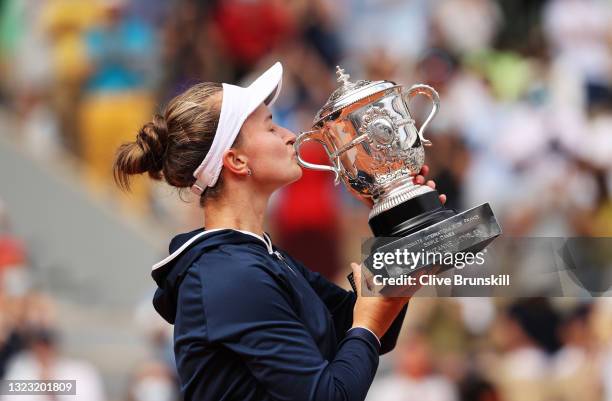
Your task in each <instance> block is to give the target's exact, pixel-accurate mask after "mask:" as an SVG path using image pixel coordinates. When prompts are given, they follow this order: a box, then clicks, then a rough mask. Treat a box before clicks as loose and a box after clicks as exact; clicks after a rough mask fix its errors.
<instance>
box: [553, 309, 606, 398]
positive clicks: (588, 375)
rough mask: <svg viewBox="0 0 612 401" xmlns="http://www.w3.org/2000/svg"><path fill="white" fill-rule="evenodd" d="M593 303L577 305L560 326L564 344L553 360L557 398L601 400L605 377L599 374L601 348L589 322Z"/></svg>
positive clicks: (555, 394) (554, 385) (554, 386)
mask: <svg viewBox="0 0 612 401" xmlns="http://www.w3.org/2000/svg"><path fill="white" fill-rule="evenodd" d="M590 316H591V306H590V305H589V304H583V305H577V306H576V307H574V308H573V310H571V311H570V312H569V313H568V315H567V316H566V317H565V319H564V321H563V323H562V325H561V326H560V337H561V341H562V343H563V347H562V348H561V349H560V350H559V351H557V353H556V354H555V355H554V357H553V360H552V375H553V388H554V397H555V399H556V400H574V399H575V398H576V397H575V395H576V394H580V399H581V400H585V401H589V400H601V399H602V395H603V388H602V381H601V379H602V377H601V375H600V374H599V361H598V349H597V347H596V344H597V343H596V341H595V339H594V338H593V334H592V331H591V326H592V325H591V324H590Z"/></svg>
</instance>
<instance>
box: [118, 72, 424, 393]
mask: <svg viewBox="0 0 612 401" xmlns="http://www.w3.org/2000/svg"><path fill="white" fill-rule="evenodd" d="M281 78H282V66H281V64H280V63H276V64H275V65H274V66H272V67H271V68H270V69H269V70H267V71H266V72H265V73H264V74H262V75H261V76H260V77H259V78H258V79H257V80H256V81H255V82H253V84H251V85H250V86H249V87H247V88H242V87H238V86H234V85H228V84H222V85H221V84H216V83H201V84H197V85H195V86H193V87H192V88H190V89H188V90H187V91H186V92H184V93H183V94H181V95H178V96H177V97H176V98H174V99H173V100H171V101H170V103H169V104H168V106H167V108H166V109H165V112H164V113H163V116H160V115H157V116H155V117H154V119H153V121H152V122H149V123H147V124H146V125H145V126H144V127H143V128H142V130H141V131H140V132H139V133H138V136H137V138H136V141H135V142H133V143H127V144H124V145H122V146H121V147H120V148H119V150H118V152H117V158H116V162H115V165H114V173H115V179H116V181H117V183H118V184H119V185H120V186H122V187H124V188H129V176H130V175H132V174H141V173H145V172H146V173H148V174H149V175H150V176H151V177H152V178H154V179H161V178H162V177H163V178H164V179H165V180H166V182H167V183H168V184H170V185H172V186H175V187H179V188H187V187H190V188H191V190H192V191H193V192H194V193H196V194H198V195H200V204H201V206H202V207H203V209H204V216H203V217H204V220H205V222H206V229H204V228H201V229H198V230H195V231H192V232H189V233H184V234H180V235H178V236H176V237H175V238H174V239H173V240H172V241H171V243H170V250H169V251H170V255H169V256H168V257H167V258H166V259H164V260H162V261H161V262H159V263H157V264H156V265H154V266H153V273H152V275H153V278H154V279H155V281H156V283H157V285H158V287H159V288H158V289H157V291H156V293H155V297H154V300H153V304H154V306H155V308H156V310H157V311H158V312H159V313H160V315H161V316H163V317H164V319H166V320H167V321H168V322H170V323H172V324H174V350H175V354H176V364H177V368H178V374H179V378H180V383H181V390H182V392H183V395H184V399H185V400H186V401H191V400H198V401H200V400H272V399H274V400H325V401H332V400H363V399H364V398H365V396H366V393H367V391H368V388H369V386H370V384H371V382H372V379H373V378H374V374H375V372H376V368H377V365H378V356H379V354H381V353H384V352H388V351H389V350H391V349H392V348H393V347H394V345H395V341H396V338H397V335H398V333H399V329H400V326H401V324H402V321H403V317H404V314H405V305H406V303H407V301H408V298H382V297H360V296H359V293H360V290H359V289H360V277H361V270H360V266H358V265H356V264H352V269H353V272H354V274H355V278H356V280H355V281H356V284H357V294H355V293H353V292H347V291H345V290H343V289H341V288H339V287H338V286H336V285H334V284H332V283H330V282H328V281H326V280H325V279H323V278H322V277H321V276H320V275H318V274H315V273H313V272H311V271H309V270H308V269H307V268H306V267H304V266H303V265H301V264H300V263H299V262H297V261H296V260H294V259H292V258H291V257H290V256H289V255H287V254H286V253H284V252H283V251H281V250H279V249H277V248H276V247H275V246H274V245H273V244H272V241H271V240H270V237H269V236H268V235H267V234H266V233H264V214H265V211H266V208H267V204H268V201H269V198H270V195H271V194H272V193H273V192H274V191H275V190H277V189H279V188H281V187H282V186H284V185H287V184H289V183H291V182H294V181H296V180H298V179H299V178H300V176H301V174H302V171H301V169H300V167H299V165H298V164H297V160H296V155H295V151H294V148H293V143H294V141H295V135H294V134H293V133H292V132H290V131H289V130H287V129H285V128H283V127H280V126H278V125H276V124H275V123H274V121H273V120H272V116H271V114H270V111H269V107H270V106H271V105H272V103H273V102H274V100H275V99H276V97H277V95H278V93H279V91H280V88H281ZM417 181H419V182H421V183H422V182H423V181H424V178H423V177H422V176H418V177H417ZM428 184H429V185H433V183H432V182H429V183H428ZM313 251H316V250H313Z"/></svg>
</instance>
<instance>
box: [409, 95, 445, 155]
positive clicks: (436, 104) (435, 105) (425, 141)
mask: <svg viewBox="0 0 612 401" xmlns="http://www.w3.org/2000/svg"><path fill="white" fill-rule="evenodd" d="M416 95H425V96H427V97H428V98H429V99H431V101H432V103H433V107H432V109H431V111H430V112H429V116H427V119H426V120H425V122H424V123H423V125H421V128H419V139H420V140H421V142H422V143H423V145H424V146H431V141H430V140H429V139H425V137H424V136H423V133H424V132H425V128H427V126H428V125H429V122H430V121H431V119H432V118H434V117H435V115H436V114H438V110H439V109H440V96H438V92H436V90H435V89H434V88H432V87H431V86H429V85H423V84H419V85H413V86H412V87H410V89H408V91H407V92H406V95H405V98H406V106H408V104H409V103H410V99H412V98H413V97H415V96H416Z"/></svg>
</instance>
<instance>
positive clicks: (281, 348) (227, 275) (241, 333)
mask: <svg viewBox="0 0 612 401" xmlns="http://www.w3.org/2000/svg"><path fill="white" fill-rule="evenodd" d="M313 252H316V250H313ZM170 254H171V255H170V256H169V257H167V258H166V259H164V261H162V262H160V263H158V264H157V265H155V266H154V270H153V273H152V276H153V278H154V279H155V281H156V282H157V285H158V287H159V288H158V289H157V291H156V293H155V296H154V299H153V304H154V306H155V309H156V310H157V311H158V312H159V314H160V315H161V316H162V317H163V318H164V319H165V320H167V321H168V322H169V323H172V324H174V351H175V354H176V364H177V370H178V374H179V379H180V384H181V391H182V393H183V396H184V399H185V401H206V400H241V401H248V400H287V401H289V400H292V401H293V400H312V401H314V400H317V401H334V400H363V399H365V397H366V393H367V391H368V388H369V387H370V384H371V383H372V380H373V378H374V375H375V373H376V368H377V366H378V356H379V354H380V353H384V352H388V351H390V350H391V349H393V347H394V346H395V342H396V339H397V335H398V333H399V330H400V327H401V324H402V321H403V318H404V315H405V312H406V309H405V308H404V310H402V313H401V314H400V315H399V316H398V318H397V319H396V320H395V322H394V323H393V325H392V327H391V328H390V329H389V331H388V332H387V333H386V334H385V336H383V338H382V339H381V342H380V344H379V341H378V339H377V338H376V336H374V335H373V334H372V333H371V332H369V331H368V330H366V329H362V328H355V329H352V330H350V331H349V329H350V328H351V326H352V320H353V305H354V304H355V298H356V296H355V293H353V292H348V291H345V290H343V289H342V288H340V287H338V286H336V285H334V284H332V283H330V282H329V281H327V280H325V279H324V278H323V277H322V276H320V275H319V274H317V273H313V272H311V271H310V270H308V269H307V268H305V267H304V266H303V265H302V264H300V263H299V262H297V261H295V260H294V259H292V258H291V257H290V256H288V255H287V254H285V253H284V252H282V251H280V250H279V249H277V248H276V247H274V246H273V245H272V243H271V241H270V239H269V237H268V236H267V235H266V236H265V237H264V238H263V239H262V238H259V237H257V236H254V235H252V234H248V233H244V232H240V231H236V230H230V229H227V230H220V231H211V232H204V229H203V228H202V229H198V230H195V231H192V232H189V233H184V234H180V235H178V236H176V237H175V238H174V239H173V240H172V241H171V243H170Z"/></svg>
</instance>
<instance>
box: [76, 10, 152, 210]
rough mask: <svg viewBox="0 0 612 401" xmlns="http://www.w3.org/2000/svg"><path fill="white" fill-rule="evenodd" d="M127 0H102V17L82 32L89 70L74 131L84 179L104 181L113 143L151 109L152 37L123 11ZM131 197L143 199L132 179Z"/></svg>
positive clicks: (142, 186)
mask: <svg viewBox="0 0 612 401" xmlns="http://www.w3.org/2000/svg"><path fill="white" fill-rule="evenodd" d="M127 5H128V2H127V0H104V1H103V3H102V6H103V7H102V9H103V19H102V20H101V21H100V22H99V23H98V24H97V25H96V26H94V27H92V28H91V29H90V30H89V31H88V32H87V36H86V41H85V43H86V46H87V47H86V49H87V55H88V62H89V63H90V74H89V76H88V79H87V83H86V86H85V88H84V90H85V92H84V94H83V100H82V104H81V107H80V110H79V131H80V134H81V140H82V145H83V157H84V159H85V162H86V163H87V178H88V180H89V182H90V183H93V184H96V183H98V185H99V184H100V183H102V184H108V183H110V182H111V180H112V174H111V165H112V160H113V157H114V152H115V149H117V147H118V146H119V145H120V144H121V143H122V142H123V141H126V140H128V139H129V140H131V139H133V138H134V136H135V135H136V133H137V132H138V129H139V128H140V126H141V125H142V124H143V122H144V121H146V120H147V119H149V118H150V116H151V115H152V112H153V103H154V99H153V93H154V89H155V85H156V84H157V81H158V79H159V77H158V76H157V70H156V67H155V65H156V62H157V57H158V56H157V54H158V48H157V43H158V42H157V39H156V34H155V32H154V31H153V29H152V27H151V26H150V25H148V23H147V22H146V21H144V20H142V19H140V18H138V17H137V16H135V15H131V14H129V13H128V8H127ZM135 184H136V185H135V186H134V195H135V197H133V198H132V199H133V200H131V202H137V203H138V204H139V205H145V207H146V205H147V202H146V200H147V199H148V185H147V184H146V181H145V180H137V181H136V182H135Z"/></svg>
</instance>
